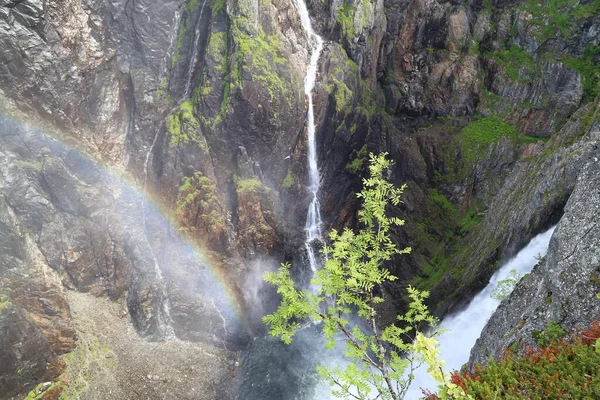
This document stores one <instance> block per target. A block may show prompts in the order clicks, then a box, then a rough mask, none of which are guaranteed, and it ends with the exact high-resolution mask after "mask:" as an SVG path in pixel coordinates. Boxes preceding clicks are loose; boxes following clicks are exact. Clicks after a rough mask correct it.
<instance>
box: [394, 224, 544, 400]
mask: <svg viewBox="0 0 600 400" xmlns="http://www.w3.org/2000/svg"><path fill="white" fill-rule="evenodd" d="M553 232H554V227H553V228H551V229H549V230H548V231H546V232H544V233H541V234H539V235H537V236H536V237H534V238H533V239H531V241H530V242H529V244H527V246H525V247H524V248H523V250H521V251H520V252H519V253H517V255H516V256H515V257H513V258H512V259H511V260H509V261H508V262H507V263H505V264H504V265H503V266H502V267H500V269H499V270H498V271H496V273H494V275H492V277H491V278H490V283H489V284H488V285H487V286H486V287H485V288H484V289H483V290H482V291H481V292H479V294H477V296H475V297H474V298H473V300H471V302H470V303H469V305H468V306H467V308H465V309H464V310H462V311H460V312H459V313H457V314H454V315H450V316H448V317H446V318H444V320H443V321H442V322H441V324H440V326H441V327H442V328H444V329H447V331H446V332H445V333H443V334H442V335H440V336H439V337H438V340H439V342H440V350H441V355H440V359H442V360H444V361H445V362H446V364H445V367H444V370H445V371H446V372H451V371H453V370H459V369H460V368H461V367H462V366H463V364H465V363H466V362H467V361H469V356H470V353H471V348H472V347H473V346H474V345H475V342H476V341H477V339H478V338H479V335H480V334H481V331H482V330H483V328H484V327H485V324H486V323H487V321H488V320H489V319H490V317H491V316H492V314H493V313H494V311H496V308H498V305H499V304H500V302H499V301H498V300H495V299H493V298H492V297H491V296H490V295H491V293H492V291H493V290H494V289H495V288H496V287H497V286H498V282H500V281H501V280H504V279H506V278H508V276H509V274H510V272H511V271H512V270H513V269H514V270H516V271H517V272H518V273H519V275H521V276H522V275H524V274H527V273H529V272H531V270H532V268H533V267H534V266H535V264H537V262H538V258H539V256H544V255H546V252H547V251H548V244H549V243H550V238H551V237H552V233H553ZM420 388H424V389H429V390H431V391H432V392H434V391H435V389H436V388H437V383H436V381H435V380H433V378H431V377H430V376H429V374H427V367H426V366H421V368H419V369H418V370H417V371H416V372H415V379H414V381H413V383H412V385H411V387H410V389H409V391H408V393H407V395H406V397H405V398H406V399H407V400H415V399H419V398H421V397H422V393H421V389H420Z"/></svg>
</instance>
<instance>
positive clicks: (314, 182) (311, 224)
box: [294, 0, 323, 272]
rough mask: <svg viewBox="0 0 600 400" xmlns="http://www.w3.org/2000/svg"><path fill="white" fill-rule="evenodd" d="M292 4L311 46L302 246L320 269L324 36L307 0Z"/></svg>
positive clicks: (306, 86)
mask: <svg viewBox="0 0 600 400" xmlns="http://www.w3.org/2000/svg"><path fill="white" fill-rule="evenodd" d="M294 4H295V5H296V8H297V9H298V12H299V13H300V20H301V22H302V27H303V28H304V30H305V31H306V34H307V35H308V44H309V46H310V61H309V64H308V68H307V69H306V77H305V78H304V94H305V95H306V100H307V102H308V112H307V115H306V130H307V135H308V177H309V190H310V193H311V195H312V199H311V202H310V205H309V206H308V213H307V215H306V226H305V229H306V241H305V247H306V252H307V254H308V261H309V263H310V268H311V269H312V271H313V272H314V271H316V270H317V269H318V268H319V262H318V260H317V255H316V254H315V248H314V247H313V246H314V243H315V241H320V240H321V237H322V233H321V225H322V221H321V204H320V203H319V189H320V186H321V177H320V176H319V166H318V162H317V161H318V160H317V158H318V157H317V145H316V141H315V115H314V104H313V90H314V88H315V83H316V81H317V64H318V62H319V58H320V57H321V52H322V51H323V39H322V38H321V36H319V35H318V34H317V33H316V32H315V31H314V29H313V27H312V23H311V21H310V15H309V14H308V8H307V6H306V2H304V1H303V0H295V1H294Z"/></svg>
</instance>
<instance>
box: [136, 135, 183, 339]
mask: <svg viewBox="0 0 600 400" xmlns="http://www.w3.org/2000/svg"><path fill="white" fill-rule="evenodd" d="M157 139H158V132H157V133H156V135H154V140H153V141H152V145H151V146H150V148H149V149H148V153H146V162H145V163H144V187H143V191H144V193H146V186H147V184H148V165H149V164H150V158H151V156H152V152H153V151H154V147H155V146H156V142H157ZM146 206H147V200H146V199H142V206H141V207H142V223H143V224H144V235H145V237H146V241H147V242H148V246H149V247H150V255H151V256H152V262H153V263H154V274H155V279H156V283H157V285H158V287H159V288H160V292H161V304H160V306H161V307H162V310H161V311H162V312H159V313H158V314H157V321H158V329H159V330H160V332H161V334H162V335H163V337H164V338H165V339H167V340H168V339H176V336H175V331H174V330H173V322H172V320H171V301H170V300H169V296H168V294H167V287H166V285H165V280H164V278H163V275H162V271H161V270H160V265H159V263H158V259H157V258H156V254H154V248H153V247H152V241H151V239H150V237H149V236H148V226H147V224H146Z"/></svg>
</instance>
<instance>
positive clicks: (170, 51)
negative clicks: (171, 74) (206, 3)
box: [159, 8, 181, 78]
mask: <svg viewBox="0 0 600 400" xmlns="http://www.w3.org/2000/svg"><path fill="white" fill-rule="evenodd" d="M180 22H181V9H180V8H178V9H177V10H176V11H175V15H174V16H173V23H172V24H171V26H172V28H171V33H170V34H169V47H168V48H167V52H166V53H165V56H164V57H163V59H162V60H161V62H160V69H159V71H160V78H163V77H166V76H167V70H168V67H169V65H170V64H169V63H168V60H171V59H172V58H173V49H174V48H175V42H176V40H175V39H176V38H177V31H178V29H179V23H180Z"/></svg>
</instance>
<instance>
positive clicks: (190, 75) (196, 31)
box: [184, 0, 206, 97]
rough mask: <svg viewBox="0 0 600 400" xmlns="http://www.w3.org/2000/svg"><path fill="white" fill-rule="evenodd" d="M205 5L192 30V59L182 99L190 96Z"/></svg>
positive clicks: (203, 4) (204, 3)
mask: <svg viewBox="0 0 600 400" xmlns="http://www.w3.org/2000/svg"><path fill="white" fill-rule="evenodd" d="M205 5H206V0H204V2H203V3H202V7H201V8H200V15H199V16H198V22H196V27H195V29H194V48H193V49H192V58H191V59H190V65H189V67H188V75H187V82H186V84H185V94H184V97H188V96H189V94H190V89H191V87H192V81H193V75H194V69H195V68H196V58H197V57H198V45H199V44H200V28H201V25H200V24H201V23H202V13H203V12H204V6H205Z"/></svg>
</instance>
